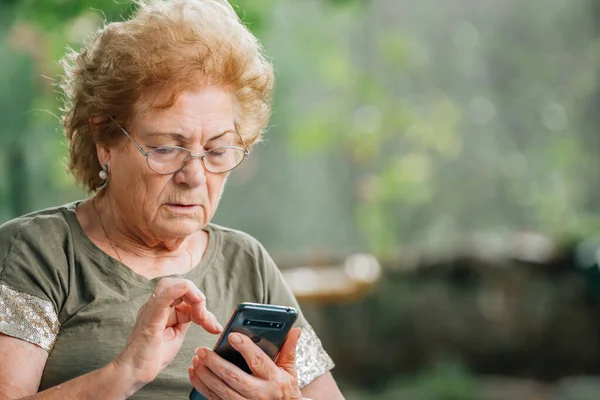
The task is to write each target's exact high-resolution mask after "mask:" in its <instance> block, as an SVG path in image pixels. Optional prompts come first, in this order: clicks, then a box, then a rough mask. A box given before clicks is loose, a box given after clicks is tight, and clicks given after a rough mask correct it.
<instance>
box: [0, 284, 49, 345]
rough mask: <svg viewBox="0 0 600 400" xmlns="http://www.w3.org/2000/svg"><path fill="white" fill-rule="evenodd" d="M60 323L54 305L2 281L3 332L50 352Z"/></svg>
mask: <svg viewBox="0 0 600 400" xmlns="http://www.w3.org/2000/svg"><path fill="white" fill-rule="evenodd" d="M59 327H60V324H59V322H58V316H57V315H56V311H55V310H54V306H53V305H52V303H51V302H50V301H48V300H42V299H40V298H38V297H35V296H32V295H30V294H27V293H23V292H19V291H16V290H13V289H11V288H9V287H8V286H6V285H2V284H0V333H3V334H5V335H8V336H12V337H15V338H17V339H21V340H25V341H27V342H29V343H33V344H36V345H38V346H40V347H41V348H43V349H44V350H46V351H48V352H49V351H50V350H51V349H52V346H53V345H54V342H55V340H56V335H57V333H58V329H59Z"/></svg>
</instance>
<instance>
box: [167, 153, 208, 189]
mask: <svg viewBox="0 0 600 400" xmlns="http://www.w3.org/2000/svg"><path fill="white" fill-rule="evenodd" d="M175 180H176V182H177V183H185V184H187V185H189V186H191V187H195V186H202V185H204V184H205V183H206V169H205V167H204V160H203V159H202V157H190V158H189V159H188V161H187V163H186V164H185V166H184V167H183V168H182V169H181V171H179V172H177V174H175Z"/></svg>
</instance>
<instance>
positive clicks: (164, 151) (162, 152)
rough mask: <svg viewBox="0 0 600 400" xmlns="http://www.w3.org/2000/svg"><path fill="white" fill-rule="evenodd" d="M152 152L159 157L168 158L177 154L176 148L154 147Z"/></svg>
mask: <svg viewBox="0 0 600 400" xmlns="http://www.w3.org/2000/svg"><path fill="white" fill-rule="evenodd" d="M152 152H153V153H155V154H156V155H159V156H168V155H171V154H175V153H176V152H177V149H176V148H173V147H155V148H153V149H152Z"/></svg>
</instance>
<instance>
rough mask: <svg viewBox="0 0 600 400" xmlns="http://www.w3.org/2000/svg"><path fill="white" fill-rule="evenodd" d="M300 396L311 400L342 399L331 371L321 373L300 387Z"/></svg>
mask: <svg viewBox="0 0 600 400" xmlns="http://www.w3.org/2000/svg"><path fill="white" fill-rule="evenodd" d="M302 396H304V397H305V398H307V399H312V400H344V396H343V395H342V392H340V389H339V388H338V385H337V383H335V380H334V379H333V375H331V372H327V373H326V374H323V375H321V376H320V377H318V378H317V379H315V380H314V381H312V382H311V383H309V384H308V385H306V386H305V387H304V388H303V389H302Z"/></svg>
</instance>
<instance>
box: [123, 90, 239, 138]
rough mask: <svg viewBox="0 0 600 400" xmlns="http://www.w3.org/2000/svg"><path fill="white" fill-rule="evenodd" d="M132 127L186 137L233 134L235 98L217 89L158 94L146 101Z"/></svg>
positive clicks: (141, 130)
mask: <svg viewBox="0 0 600 400" xmlns="http://www.w3.org/2000/svg"><path fill="white" fill-rule="evenodd" d="M133 125H134V127H133V128H134V129H135V131H138V132H139V133H143V132H144V131H148V130H153V131H159V132H160V131H163V132H169V133H180V134H184V135H186V136H190V135H193V136H198V135H199V136H204V135H214V134H216V133H222V132H226V131H235V128H236V126H235V99H234V96H233V95H231V93H230V92H229V91H227V90H226V89H224V88H221V87H218V86H208V87H204V88H197V89H192V90H185V91H182V92H181V93H179V94H178V95H177V96H173V94H172V93H168V92H166V93H165V92H163V93H158V94H157V95H156V96H155V97H154V98H150V99H148V100H146V104H145V105H144V106H142V107H141V108H140V109H139V111H138V113H137V118H136V120H135V121H134V124H133Z"/></svg>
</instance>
